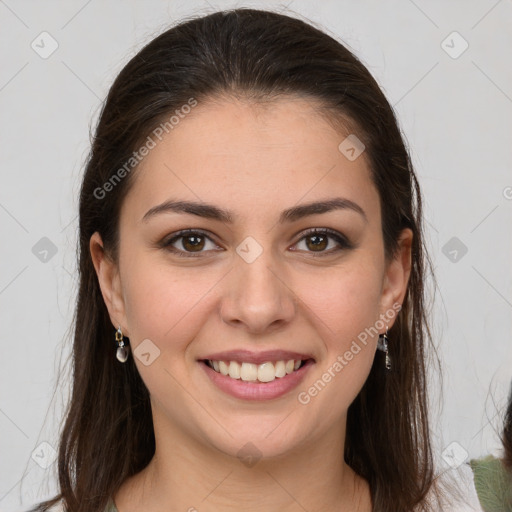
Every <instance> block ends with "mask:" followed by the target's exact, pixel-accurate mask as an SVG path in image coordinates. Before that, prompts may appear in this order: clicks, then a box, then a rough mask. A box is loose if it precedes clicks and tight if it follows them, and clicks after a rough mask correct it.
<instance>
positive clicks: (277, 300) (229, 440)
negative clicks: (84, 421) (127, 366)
mask: <svg viewBox="0 0 512 512" xmlns="http://www.w3.org/2000/svg"><path fill="white" fill-rule="evenodd" d="M314 107H315V105H314V104H312V103H311V100H305V99H301V98H297V97H287V98H280V99H279V100H277V101H275V102H273V103H271V104H267V105H255V104H251V103H249V102H248V101H245V100H239V99H233V98H217V99H216V100H215V101H214V100H210V101H208V102H205V103H203V104H199V105H198V106H197V107H195V109H194V110H193V112H192V113H190V114H189V115H188V116H187V117H186V118H185V119H183V120H181V121H180V123H179V125H177V126H176V127H175V128H174V130H173V131H172V132H170V133H169V134H168V135H166V136H165V138H164V140H163V141H162V142H159V143H158V145H157V146H156V147H155V148H154V149H152V150H151V152H150V153H149V155H148V156H147V157H146V158H145V159H144V161H143V162H142V163H141V165H140V166H139V168H138V169H137V170H136V173H137V175H136V180H135V182H134V184H133V187H132V188H131V190H130V191H129V193H128V195H127V197H126V199H125V201H124V203H123V206H122V209H121V217H120V251H119V261H118V262H113V261H111V260H110V259H109V258H108V256H107V254H106V253H105V252H104V250H103V243H102V240H101V236H100V235H99V234H98V233H95V234H94V235H93V236H92V237H91V241H90V250H91V256H92V259H93V262H94V265H95V269H96V272H97V275H98V279H99V282H100V286H101V290H102V293H103V297H104V300H105V304H106V306H107V308H108V311H109V314H110V318H111V320H112V324H113V326H114V327H115V328H117V327H118V326H119V325H120V326H121V328H122V330H123V333H124V335H125V336H128V337H129V338H130V344H131V347H132V354H131V356H130V357H134V356H133V350H134V349H136V348H137V346H138V345H139V344H140V343H141V342H142V341H143V340H145V339H149V340H151V342H152V343H154V345H155V346H157V347H158V349H159V350H160V355H159V357H157V358H156V359H154V361H153V362H152V363H151V364H150V365H148V366H145V365H144V364H142V363H141V361H140V360H139V359H138V358H137V357H136V358H135V362H136V364H137V368H138V370H139V372H140V375H141V377H142V379H143V380H144V382H145V384H146V386H147V387H148V389H149V391H150V394H151V404H152V411H153V418H154V427H155V437H156V453H155V457H154V458H153V460H152V461H151V463H150V464H149V466H148V467H147V468H146V469H145V470H143V471H142V472H141V473H139V474H138V475H136V476H134V477H133V478H131V479H129V480H127V481H126V482H125V483H124V484H123V486H122V487H121V489H120V490H119V492H118V493H117V494H116V496H115V502H116V504H117V507H118V509H119V511H120V512H132V511H136V510H145V511H149V512H153V511H154V512H157V511H158V512H159V511H164V510H165V511H169V510H180V511H187V510H188V511H193V510H198V511H200V512H203V511H204V512H207V511H219V510H222V511H230V510H237V511H238V510H245V511H249V512H251V511H256V510H258V511H261V510H265V511H285V512H288V511H290V512H291V511H303V510H304V509H305V510H308V511H311V512H313V511H325V510H333V511H334V510H344V511H356V510H357V511H370V510H371V500H370V494H369V488H368V484H367V482H366V481H364V480H363V479H362V478H360V477H359V476H357V475H356V474H355V473H354V472H353V470H352V469H351V468H350V467H349V466H348V465H347V464H346V463H345V462H344V460H343V446H344V441H345V427H346V414H347V409H348V406H349V405H350V403H351V402H352V401H353V400H354V398H355V397H356V396H357V394H358V392H359V391H360V389H361V387H362V386H363V384H364V382H365V380H366V378H367V377H368V374H369V371H370V368H371V365H372V362H373V359H374V355H375V350H376V344H377V337H376V336H374V337H371V338H369V341H368V343H367V345H366V346H364V345H361V350H360V352H359V353H358V354H357V355H355V356H354V358H353V359H352V360H351V361H350V362H349V363H348V364H347V365H346V366H345V367H344V368H343V370H342V371H341V372H338V373H336V376H335V377H334V378H332V380H331V381H330V382H329V383H328V384H327V385H326V386H325V387H324V388H323V389H322V390H321V392H319V393H318V394H317V395H316V396H315V397H314V398H312V399H311V401H310V402H309V403H308V404H307V405H303V404H300V403H299V402H298V399H297V395H298V393H299V392H300V391H304V390H307V389H308V388H309V387H310V386H311V385H312V384H313V383H314V382H315V381H317V380H318V379H319V378H321V376H322V374H323V373H324V372H325V371H326V370H327V369H328V368H329V367H332V364H333V363H334V362H335V361H336V359H337V357H338V356H339V355H343V354H344V353H345V352H346V351H347V350H348V349H349V348H350V345H351V343H352V341H353V340H355V339H356V338H357V336H358V334H359V333H361V332H362V331H364V329H365V328H369V327H370V326H373V325H375V323H376V321H377V320H378V319H379V315H382V314H384V313H385V312H386V311H388V310H390V309H391V308H392V306H393V304H397V303H398V304H401V303H402V301H403V298H404V296H405V292H406V288H407V282H408V279H409V274H410V259H411V240H412V232H411V231H410V230H404V231H403V232H402V235H401V238H400V249H399V251H398V252H397V254H396V256H395V257H394V259H392V260H391V261H386V260H385V257H384V246H383V238H382V227H381V215H380V200H379V195H378V192H377V190H376V188H375V186H374V185H373V182H372V181H371V179H370V172H369V168H368V162H367V161H366V159H365V155H364V153H363V154H362V155H361V156H360V157H359V158H357V159H356V160H354V161H349V160H348V159H347V158H346V157H345V156H344V155H343V154H342V153H341V152H340V151H339V150H338V145H339V144H340V142H341V141H343V140H344V138H345V137H346V135H347V134H343V133H340V132H339V131H337V130H335V129H334V128H333V126H332V125H331V124H329V123H328V122H327V121H326V120H325V119H324V118H323V117H322V116H321V115H320V114H319V112H318V110H315V108H314ZM333 197H343V198H346V199H350V200H351V201H353V202H354V203H357V204H358V205H359V206H360V207H361V208H362V209H363V210H364V212H365V215H366V218H364V217H363V216H362V215H361V214H359V213H357V212H355V211H353V210H350V209H342V210H341V209H338V210H333V211H330V212H327V213H321V214H314V215H310V216H308V217H305V218H302V219H299V220H296V221H293V222H285V223H282V224H281V223H279V221H278V219H279V215H280V213H281V211H282V210H285V209H287V208H290V207H293V206H297V205H298V204H306V203H310V202H313V201H319V200H325V199H329V198H333ZM170 198H173V199H178V200H191V201H200V202H206V203H211V204H214V205H216V206H218V207H220V208H227V209H229V210H231V211H232V212H233V215H234V216H235V218H234V222H233V223H232V224H228V223H226V222H222V221H219V220H213V219H207V218H203V217H199V216H196V215H192V214H188V213H175V212H167V213H163V214H160V215H155V216H154V217H151V218H150V219H149V220H148V221H147V222H144V221H142V218H143V216H144V214H145V213H146V212H147V211H148V210H149V209H151V208H152V207H154V206H156V205H158V204H160V203H162V202H164V201H166V200H168V199H170ZM186 228H194V229H201V230H204V231H207V232H208V233H210V234H211V235H212V236H211V237H210V238H211V241H209V240H208V239H206V241H205V244H204V246H202V249H200V250H202V253H200V254H199V257H188V258H187V257H180V256H178V255H176V254H174V253H172V252H171V251H170V250H169V249H168V248H167V249H166V248H162V247H161V246H159V242H160V241H161V240H165V239H167V240H169V239H170V238H172V237H171V236H170V235H172V234H173V233H176V232H177V231H179V230H181V229H186ZM308 228H319V229H320V228H331V229H333V230H336V231H337V232H339V233H341V234H343V235H344V236H346V237H347V238H348V239H349V241H350V242H351V243H352V244H353V246H354V247H353V248H350V249H346V248H341V249H340V250H338V251H336V252H332V251H331V249H333V248H338V247H339V245H338V243H337V242H336V240H334V239H331V238H328V239H327V240H328V245H327V246H326V245H323V246H322V248H321V249H320V250H319V249H318V246H315V245H314V244H312V243H311V242H312V240H311V236H310V237H306V238H304V235H303V232H304V231H305V230H306V229H308ZM248 236H250V237H252V238H254V239H255V240H256V241H257V242H258V244H259V245H260V246H261V248H262V251H263V252H262V253H261V255H260V256H259V257H258V258H256V259H255V261H253V262H252V263H248V262H247V261H245V260H244V259H243V258H241V257H240V256H239V254H238V253H237V252H236V248H237V246H239V245H240V244H241V242H242V241H243V240H244V239H245V238H246V237H248ZM323 240H324V241H325V239H323ZM187 241H189V242H190V240H189V239H187ZM182 242H183V239H181V240H177V241H175V242H174V244H173V246H174V247H175V248H177V250H179V249H181V250H182V251H185V249H184V247H183V245H182ZM186 248H188V249H189V251H190V250H191V251H193V250H194V249H193V247H192V249H191V245H190V244H188V245H186ZM322 251H323V252H324V255H322ZM329 251H331V252H329ZM196 254H197V253H196ZM393 321H394V319H391V320H390V321H389V322H387V325H388V327H389V328H391V326H392V324H393ZM384 331H385V328H384V329H380V330H379V332H384ZM390 342H392V340H391V341H390ZM231 349H249V350H253V351H263V350H270V349H285V350H286V349H288V350H294V351H298V352H301V353H309V354H311V355H312V356H313V357H314V359H315V364H314V365H313V366H312V367H311V368H310V369H309V372H308V374H307V376H306V379H305V380H304V382H302V383H301V384H300V385H299V387H298V388H296V389H294V390H293V391H291V392H290V393H288V394H286V395H285V396H283V397H280V398H278V399H273V400H269V401H263V402H249V401H244V400H240V399H236V398H234V397H231V396H229V395H226V394H224V393H223V392H222V391H220V390H219V389H217V388H216V387H215V386H214V385H213V384H211V382H210V380H209V379H208V377H207V376H206V374H205V372H204V370H203V368H202V367H201V366H200V365H201V363H198V362H197V359H198V358H200V357H201V356H203V357H204V356H205V355H207V354H211V353H213V352H217V351H220V350H231ZM249 442H250V443H252V445H251V446H252V447H256V449H257V451H258V453H259V454H260V455H259V456H261V458H260V459H259V460H258V461H257V463H256V464H255V465H253V466H252V467H248V466H246V465H245V464H243V463H242V462H241V460H239V458H238V457H237V453H238V451H239V450H240V449H241V448H242V447H244V446H245V445H246V444H247V443H249ZM251 449H252V450H254V448H251Z"/></svg>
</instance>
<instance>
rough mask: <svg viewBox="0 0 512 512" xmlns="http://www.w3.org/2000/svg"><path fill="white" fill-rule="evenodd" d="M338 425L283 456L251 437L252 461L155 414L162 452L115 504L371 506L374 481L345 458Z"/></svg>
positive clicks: (286, 510) (191, 509)
mask: <svg viewBox="0 0 512 512" xmlns="http://www.w3.org/2000/svg"><path fill="white" fill-rule="evenodd" d="M336 427H337V428H332V431H331V432H326V433H323V434H322V435H321V436H319V438H318V439H314V440H312V441H310V442H309V443H304V444H303V445H302V446H301V447H300V449H297V450H296V451H295V452H293V453H286V454H283V455H280V456H274V457H264V456H263V457H261V458H259V454H258V453H257V448H256V447H255V446H254V445H252V444H246V445H245V446H246V448H245V451H246V453H248V454H249V455H251V454H252V455H253V458H252V460H251V458H250V457H249V458H248V459H245V458H244V459H242V458H238V457H233V456H230V455H227V454H225V453H223V452H221V451H219V450H217V449H212V447H211V446H209V445H207V444H205V443H203V442H201V441H200V440H198V439H195V438H193V437H191V436H190V435H189V433H188V432H183V431H181V430H180V429H176V428H171V427H170V426H169V425H168V424H165V422H158V421H155V439H156V450H155V455H154V457H153V459H152V460H151V462H150V464H149V465H148V466H147V467H146V468H145V469H144V470H143V471H141V472H140V473H138V474H137V475H135V476H134V477H132V478H131V479H129V480H128V481H126V482H125V483H124V484H123V486H122V487H121V489H120V490H119V492H118V493H117V495H116V496H115V503H116V505H117V508H118V510H119V512H131V511H132V510H133V511H135V510H147V511H148V512H149V511H151V512H160V511H162V512H163V511H164V510H165V511H166V512H168V511H169V510H180V511H187V512H214V511H219V510H222V511H223V512H230V511H235V510H236V511H239V510H244V511H246V512H255V511H256V510H258V511H261V510H265V511H268V512H274V511H275V512H277V511H280V512H298V511H301V512H303V511H304V510H307V511H311V512H313V511H320V510H321V511H333V512H334V511H344V512H356V511H357V512H368V511H370V510H371V500H370V493H369V488H368V485H367V483H366V481H364V480H363V479H362V478H361V477H359V476H358V475H356V474H355V473H354V471H353V470H352V469H351V468H350V467H349V466H348V465H347V464H346V463H345V461H344V459H343V446H344V428H342V427H344V425H343V426H340V425H339V424H337V425H336ZM340 430H341V431H342V434H343V435H340ZM248 443H250V441H248ZM251 452H252V453H251Z"/></svg>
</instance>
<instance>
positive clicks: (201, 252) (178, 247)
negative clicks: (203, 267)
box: [161, 230, 220, 256]
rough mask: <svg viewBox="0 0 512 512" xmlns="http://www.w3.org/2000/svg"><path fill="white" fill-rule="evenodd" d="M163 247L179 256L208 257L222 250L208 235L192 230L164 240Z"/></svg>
mask: <svg viewBox="0 0 512 512" xmlns="http://www.w3.org/2000/svg"><path fill="white" fill-rule="evenodd" d="M161 247H162V248H164V249H165V250H167V251H170V252H172V253H174V254H176V255H177V256H206V255H207V253H211V252H212V251H214V250H218V249H220V247H219V246H218V245H217V244H215V242H214V241H213V240H212V239H211V238H210V237H209V236H208V235H206V234H204V233H202V232H201V231H192V230H186V231H181V232H179V233H175V234H174V236H173V237H171V238H170V239H167V240H163V241H162V243H161Z"/></svg>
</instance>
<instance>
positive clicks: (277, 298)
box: [221, 251, 296, 334]
mask: <svg viewBox="0 0 512 512" xmlns="http://www.w3.org/2000/svg"><path fill="white" fill-rule="evenodd" d="M225 290H226V291H225V293H224V295H223V299H222V304H221V316H222V319H223V321H224V322H226V323H227V324H229V325H231V326H234V327H238V328H240V327H243V328H245V329H246V330H247V332H250V333H251V334H262V333H268V332H273V331H274V330H277V329H280V328H283V327H284V326H285V325H287V324H289V323H290V322H291V320H292V319H293V317H294V315H295V313H296V298H295V295H294V293H293V290H292V289H291V286H290V283H286V276H285V274H284V272H283V271H282V270H281V271H279V269H278V267H277V266H276V264H275V262H272V260H271V257H270V256H267V254H266V251H264V252H263V254H261V255H260V256H259V257H258V258H257V259H256V260H255V261H253V262H252V263H248V262H246V261H244V260H243V259H242V258H237V259H236V261H235V268H234V269H233V271H232V272H230V273H229V280H228V281H227V282H226V283H225Z"/></svg>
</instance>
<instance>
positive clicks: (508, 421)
mask: <svg viewBox="0 0 512 512" xmlns="http://www.w3.org/2000/svg"><path fill="white" fill-rule="evenodd" d="M501 438H502V440H503V448H504V454H503V463H504V465H505V467H506V468H507V469H508V470H509V471H510V472H511V473H512V386H511V387H510V393H509V395H508V405H507V411H506V412H505V424H504V426H503V433H502V436H501Z"/></svg>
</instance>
